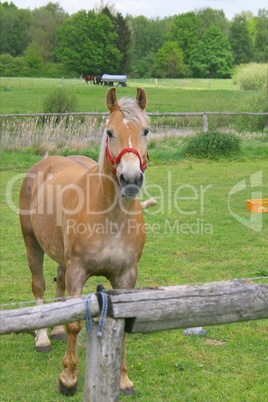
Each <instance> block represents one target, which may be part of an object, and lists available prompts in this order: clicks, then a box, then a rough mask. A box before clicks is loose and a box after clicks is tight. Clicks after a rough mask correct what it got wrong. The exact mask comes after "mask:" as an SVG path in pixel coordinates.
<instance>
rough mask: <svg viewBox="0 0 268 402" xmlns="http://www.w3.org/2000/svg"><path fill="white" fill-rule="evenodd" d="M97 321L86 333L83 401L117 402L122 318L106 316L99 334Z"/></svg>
mask: <svg viewBox="0 0 268 402" xmlns="http://www.w3.org/2000/svg"><path fill="white" fill-rule="evenodd" d="M98 324H99V322H98V320H97V319H94V320H93V330H92V331H90V332H87V334H86V368H85V384H84V402H118V401H119V395H120V373H121V359H122V344H123V337H124V329H125V320H123V319H113V318H110V317H107V318H106V322H105V326H104V329H103V332H102V337H98V336H97V332H98Z"/></svg>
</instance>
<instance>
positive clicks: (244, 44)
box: [229, 15, 253, 65]
mask: <svg viewBox="0 0 268 402" xmlns="http://www.w3.org/2000/svg"><path fill="white" fill-rule="evenodd" d="M229 42H230V45H231V48H232V53H233V59H234V64H236V65H238V64H245V63H248V62H250V61H252V59H253V41H252V36H251V35H250V33H249V26H248V24H247V20H246V17H245V16H244V15H236V16H235V17H234V19H233V21H232V22H231V27H230V32H229Z"/></svg>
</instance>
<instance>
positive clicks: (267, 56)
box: [255, 8, 268, 63]
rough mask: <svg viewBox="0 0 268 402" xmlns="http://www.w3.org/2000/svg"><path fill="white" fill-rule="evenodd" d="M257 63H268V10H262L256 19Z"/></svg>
mask: <svg viewBox="0 0 268 402" xmlns="http://www.w3.org/2000/svg"><path fill="white" fill-rule="evenodd" d="M255 52H256V53H255V61H257V62H261V63H267V61H268V9H265V8H263V9H260V10H259V12H258V16H257V17H256V37H255Z"/></svg>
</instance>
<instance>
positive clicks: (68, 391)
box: [59, 381, 77, 396]
mask: <svg viewBox="0 0 268 402" xmlns="http://www.w3.org/2000/svg"><path fill="white" fill-rule="evenodd" d="M59 391H60V393H61V394H62V395H64V396H73V395H74V394H75V393H76V391H77V385H76V384H75V385H74V386H73V387H72V388H67V387H65V385H63V384H62V383H61V382H60V381H59Z"/></svg>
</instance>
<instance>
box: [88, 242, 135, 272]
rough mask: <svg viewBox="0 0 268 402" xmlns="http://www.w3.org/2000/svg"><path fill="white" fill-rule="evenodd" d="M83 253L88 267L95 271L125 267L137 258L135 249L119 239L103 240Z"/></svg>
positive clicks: (131, 264) (132, 263) (130, 265)
mask: <svg viewBox="0 0 268 402" xmlns="http://www.w3.org/2000/svg"><path fill="white" fill-rule="evenodd" d="M84 255H85V256H86V261H85V262H86V265H87V267H88V269H89V270H90V271H91V270H92V271H95V272H96V273H97V272H107V271H114V270H121V269H127V268H130V267H132V266H133V265H134V264H135V263H136V262H137V260H138V253H137V250H136V249H135V248H133V247H132V245H129V244H127V243H126V242H124V241H120V240H119V239H114V240H111V241H105V242H103V243H102V245H95V247H94V246H93V247H92V248H91V249H88V250H87V251H86V253H85V254H84ZM93 274H94V273H93Z"/></svg>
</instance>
